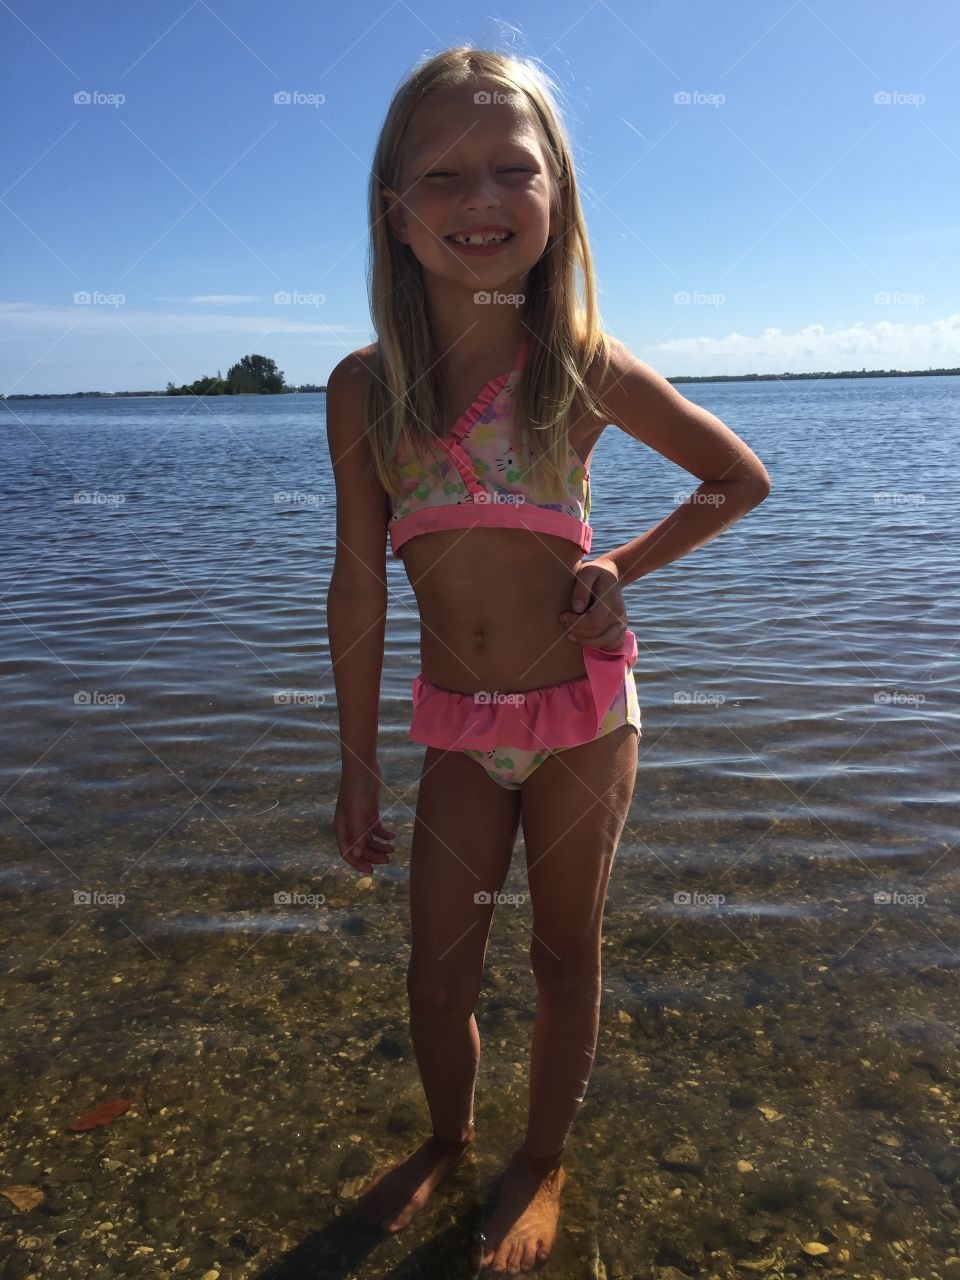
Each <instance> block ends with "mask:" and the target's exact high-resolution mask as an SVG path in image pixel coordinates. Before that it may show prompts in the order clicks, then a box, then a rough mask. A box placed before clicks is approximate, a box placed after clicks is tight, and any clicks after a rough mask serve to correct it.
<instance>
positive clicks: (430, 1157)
mask: <svg viewBox="0 0 960 1280" xmlns="http://www.w3.org/2000/svg"><path fill="white" fill-rule="evenodd" d="M475 1137H476V1134H475V1132H474V1128H473V1125H472V1124H471V1125H470V1128H469V1130H468V1136H467V1137H466V1138H464V1140H463V1141H462V1142H448V1141H446V1140H443V1139H440V1138H435V1137H430V1138H428V1139H427V1140H426V1142H424V1143H423V1144H422V1145H421V1146H419V1147H418V1148H417V1149H416V1151H414V1153H413V1154H412V1155H410V1156H407V1158H406V1159H405V1160H403V1161H401V1163H400V1164H397V1165H394V1166H393V1168H392V1169H389V1170H388V1171H387V1172H386V1173H381V1174H378V1175H377V1176H376V1177H375V1178H374V1179H373V1180H372V1181H371V1182H368V1183H367V1185H366V1186H365V1187H364V1189H363V1191H362V1192H361V1193H360V1198H359V1199H358V1200H357V1202H356V1204H355V1205H354V1207H353V1210H352V1212H353V1213H356V1214H358V1215H359V1216H360V1217H363V1218H366V1219H367V1221H369V1222H373V1223H379V1224H380V1226H381V1227H382V1228H383V1230H384V1231H390V1232H397V1231H402V1230H403V1228H404V1227H405V1226H406V1225H407V1223H408V1222H409V1221H410V1219H411V1218H412V1217H413V1216H414V1214H417V1213H419V1212H420V1210H421V1209H422V1208H423V1206H424V1205H425V1204H426V1203H427V1201H428V1200H429V1199H430V1196H431V1195H432V1194H433V1191H434V1188H435V1187H436V1186H437V1183H438V1182H440V1180H441V1179H442V1178H443V1177H445V1176H446V1174H448V1173H449V1172H450V1170H451V1169H452V1168H453V1167H454V1166H455V1165H456V1164H457V1162H458V1161H459V1160H460V1157H461V1156H462V1155H463V1153H464V1152H465V1151H466V1149H467V1147H469V1146H470V1144H471V1143H472V1142H473V1140H474V1138H475Z"/></svg>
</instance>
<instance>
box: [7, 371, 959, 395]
mask: <svg viewBox="0 0 960 1280" xmlns="http://www.w3.org/2000/svg"><path fill="white" fill-rule="evenodd" d="M958 374H960V369H906V370H904V369H860V370H859V371H857V370H853V369H844V370H843V371H842V372H840V373H711V374H687V375H683V374H681V375H679V376H678V377H675V378H668V379H667V381H668V382H671V383H674V384H676V383H691V382H821V381H823V380H824V379H826V378H831V379H836V378H858V379H859V378H945V377H956V376H957V375H958ZM326 390H327V388H326V385H323V386H319V387H310V388H304V389H303V390H302V391H301V389H300V388H299V387H287V388H286V389H285V390H284V391H280V392H275V393H272V394H276V395H287V396H289V395H317V394H319V393H323V394H326ZM252 394H256V393H252ZM137 396H160V397H162V398H163V399H172V398H174V397H171V396H169V394H168V393H167V392H166V391H50V392H35V393H34V394H33V395H27V394H22V395H17V394H14V395H4V396H0V400H91V399H94V400H95V399H105V400H123V399H130V398H135V397H137ZM175 398H176V399H181V400H182V399H201V400H232V399H234V397H233V396H192V397H184V396H177V397H175Z"/></svg>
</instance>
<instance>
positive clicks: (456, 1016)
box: [407, 965, 480, 1022]
mask: <svg viewBox="0 0 960 1280" xmlns="http://www.w3.org/2000/svg"><path fill="white" fill-rule="evenodd" d="M479 994H480V982H479V980H477V979H476V978H474V977H473V976H468V975H466V974H462V973H457V972H454V971H444V970H438V969H436V968H430V969H418V968H416V967H415V966H413V965H411V966H410V968H409V969H408V970H407V996H408V998H409V1000H410V1008H411V1009H412V1010H413V1011H414V1012H416V1013H418V1014H425V1015H426V1016H427V1017H430V1018H436V1019H437V1020H439V1021H443V1022H462V1021H463V1020H464V1019H465V1018H469V1017H470V1015H471V1013H473V1011H474V1009H475V1007H476V1004H477V998H478V996H479Z"/></svg>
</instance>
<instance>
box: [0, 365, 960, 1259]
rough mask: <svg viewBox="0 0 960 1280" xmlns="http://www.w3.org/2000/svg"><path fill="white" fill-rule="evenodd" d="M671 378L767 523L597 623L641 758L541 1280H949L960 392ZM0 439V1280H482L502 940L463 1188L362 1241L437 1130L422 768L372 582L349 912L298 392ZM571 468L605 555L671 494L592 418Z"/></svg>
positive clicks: (956, 1174)
mask: <svg viewBox="0 0 960 1280" xmlns="http://www.w3.org/2000/svg"><path fill="white" fill-rule="evenodd" d="M681 389H682V390H683V391H684V393H685V394H687V395H689V398H691V399H693V400H695V401H697V402H698V403H701V404H704V405H706V406H707V407H708V408H710V409H711V410H712V411H713V412H714V413H716V414H717V415H718V416H719V417H721V418H722V419H723V421H725V422H727V423H728V425H730V426H731V427H732V428H733V429H734V430H735V431H737V433H738V434H740V435H741V436H743V438H744V439H746V440H747V442H748V443H749V444H750V445H751V446H752V447H753V448H754V449H755V450H756V451H757V453H758V454H759V455H760V457H761V458H762V459H763V461H764V463H765V464H766V466H767V468H768V470H769V472H770V474H771V476H772V478H773V483H774V488H773V492H772V493H771V495H770V497H769V498H768V499H767V500H766V501H765V502H764V503H763V504H762V505H761V506H760V507H759V508H757V509H756V510H755V511H754V512H752V513H751V514H750V515H749V516H747V517H746V518H745V519H744V520H743V521H741V522H740V523H738V524H737V525H736V526H735V527H734V528H733V529H732V530H729V531H728V532H726V533H725V534H723V535H721V536H720V537H719V538H718V539H716V540H715V541H714V542H712V543H710V544H709V545H708V546H707V547H704V548H702V549H701V550H699V551H697V552H695V553H693V554H692V555H691V556H689V557H686V558H685V559H684V560H682V561H681V562H679V563H678V564H675V565H671V566H669V567H668V568H666V569H664V570H661V571H659V572H657V573H656V574H653V575H651V576H650V577H649V578H647V579H645V580H643V579H642V580H640V581H639V582H637V583H635V584H632V585H631V586H629V587H627V588H626V590H625V597H626V600H627V609H628V616H629V622H630V626H631V628H632V629H633V630H634V631H635V632H636V635H637V639H638V643H639V649H640V656H639V660H638V663H637V667H636V676H637V682H638V689H639V695H640V703H641V706H642V708H643V715H644V729H643V737H642V739H641V743H640V766H639V772H638V777H637V784H636V790H635V793H634V799H633V804H632V807H631V812H630V816H629V819H628V822H627V825H626V827H625V829H624V832H623V837H622V840H621V844H620V849H619V852H618V854H617V859H616V863H615V866H614V872H613V878H612V880H611V886H610V893H609V897H608V900H607V907H606V912H605V942H604V952H603V954H604V1003H603V1009H602V1013H601V1029H600V1040H599V1044H598V1050H597V1058H596V1064H595V1067H594V1071H593V1075H592V1077H591V1081H590V1085H589V1089H588V1091H587V1094H586V1098H585V1101H584V1103H583V1106H582V1108H581V1111H580V1114H579V1116H578V1119H577V1122H576V1125H575V1127H574V1131H573V1135H572V1138H571V1143H570V1147H569V1153H570V1159H569V1163H568V1170H569V1173H570V1178H569V1181H568V1183H567V1187H566V1189H565V1191H564V1201H563V1206H564V1207H563V1216H562V1218H561V1230H560V1236H559V1239H558V1243H557V1247H556V1250H555V1252H554V1254H553V1257H552V1258H551V1260H550V1263H549V1266H548V1273H549V1274H552V1275H553V1276H555V1277H558V1280H560V1278H566V1277H580V1276H584V1275H594V1276H602V1275H607V1276H610V1277H642V1278H643V1280H647V1277H654V1276H657V1275H658V1272H657V1268H658V1267H659V1268H660V1272H659V1274H660V1276H661V1277H662V1280H681V1278H682V1277H684V1276H689V1277H697V1278H700V1277H704V1278H707V1277H721V1278H722V1280H733V1277H743V1276H746V1275H749V1276H759V1277H766V1278H767V1280H770V1278H771V1277H775V1276H777V1275H781V1274H785V1275H804V1276H805V1275H807V1274H808V1273H810V1272H819V1273H822V1274H827V1275H843V1276H845V1277H847V1276H849V1277H865V1278H866V1277H876V1278H878V1280H895V1278H899V1277H904V1280H910V1277H918V1280H935V1277H938V1276H942V1277H945V1278H949V1277H956V1276H958V1275H960V1263H957V1262H954V1263H953V1264H952V1265H951V1264H950V1259H951V1258H952V1257H954V1256H956V1252H957V1250H956V1240H957V1225H958V1219H960V1208H958V1206H960V1156H958V1155H957V1151H958V1138H960V1133H958V1120H960V1114H958V1105H957V1088H956V1086H957V1080H958V1055H957V1048H958V1037H960V1023H958V982H960V948H958V937H957V927H956V907H955V904H956V897H955V895H956V892H957V887H958V874H957V864H958V852H957V848H956V845H957V842H958V839H960V830H958V827H960V822H958V805H957V801H958V787H957V782H956V779H957V776H958V770H957V761H958V757H960V751H958V747H960V736H958V692H957V691H958V687H960V680H958V675H960V672H958V665H960V663H958V657H957V635H958V630H960V607H958V592H957V570H956V565H957V562H958V543H960V519H958V506H960V502H958V497H957V486H956V458H957V456H958V435H960V430H958V405H960V381H958V380H957V379H951V378H914V379H890V380H879V379H878V380H864V381H856V380H854V381H849V382H836V381H827V382H821V383H790V384H716V385H714V384H700V385H696V386H688V387H685V388H681ZM3 407H4V419H3V423H4V433H5V438H4V453H5V458H6V467H5V468H4V471H3V478H2V481H0V483H2V487H3V499H4V509H5V513H6V519H5V520H4V523H3V534H2V539H0V556H2V563H3V569H4V574H3V584H4V585H3V604H4V606H5V607H4V610H3V612H2V615H0V681H2V690H3V705H4V725H5V729H6V732H5V733H4V735H3V738H2V742H0V796H2V803H3V807H2V808H0V840H2V849H3V855H4V856H3V861H2V865H0V903H2V909H3V927H2V930H0V937H2V946H3V958H4V968H5V972H6V981H5V984H4V988H5V1004H6V1009H5V1014H6V1029H7V1034H6V1036H5V1037H4V1062H3V1066H4V1069H3V1071H2V1072H0V1090H2V1094H3V1102H4V1117H5V1122H4V1154H3V1166H2V1174H3V1181H2V1184H0V1189H2V1188H3V1187H8V1188H9V1187H10V1186H27V1187H38V1188H40V1190H41V1192H42V1194H43V1197H44V1199H43V1201H42V1203H40V1204H39V1205H37V1206H36V1207H34V1208H30V1209H25V1210H23V1211H20V1210H18V1209H16V1208H15V1207H14V1205H13V1204H12V1203H11V1202H10V1200H9V1199H8V1198H7V1197H5V1196H0V1253H4V1252H5V1253H6V1254H7V1255H8V1261H7V1262H6V1271H5V1272H3V1273H2V1274H3V1275H4V1277H5V1280H6V1278H7V1277H20V1278H22V1277H24V1276H27V1275H29V1274H37V1275H41V1276H44V1277H46V1276H55V1275H71V1276H72V1275H76V1276H84V1277H85V1276H88V1275H92V1274H96V1275H98V1276H100V1275H103V1276H112V1275H117V1276H158V1275H170V1276H176V1275H181V1274H183V1275H187V1276H198V1277H199V1276H203V1275H204V1274H205V1273H206V1272H208V1271H217V1270H218V1271H219V1273H220V1275H221V1276H223V1277H226V1276H235V1277H241V1276H242V1277H248V1276H250V1277H262V1276H281V1275H282V1276H300V1275H303V1276H306V1275H312V1274H318V1275H325V1276H326V1275H337V1276H339V1275H342V1276H348V1275H356V1276H363V1277H364V1280H368V1278H371V1280H372V1278H375V1277H379V1276H387V1275H391V1276H394V1275H399V1276H407V1275H409V1276H433V1275H437V1276H444V1277H447V1276H456V1275H461V1274H463V1275H466V1274H470V1272H469V1268H468V1267H467V1266H466V1265H465V1263H464V1255H465V1249H466V1241H467V1239H468V1236H469V1232H470V1230H471V1229H472V1228H473V1227H474V1226H475V1225H476V1223H477V1220H478V1213H479V1208H480V1205H481V1204H482V1203H483V1198H484V1195H485V1193H486V1190H487V1188H488V1184H489V1180H490V1179H491V1178H492V1177H493V1176H494V1175H495V1174H496V1173H497V1172H498V1170H499V1168H500V1163H501V1161H502V1160H503V1159H504V1158H505V1157H506V1155H507V1154H508V1153H509V1151H510V1150H511V1149H512V1147H513V1145H515V1143H516V1142H517V1141H518V1140H519V1138H520V1137H521V1136H522V1133H523V1127H524V1123H525V1111H526V1089H527V1069H528V1059H529V1046H530V1034H531V1030H532V1020H533V1015H534V1011H535V994H536V993H535V987H534V982H533V978H532V975H531V974H530V971H529V960H528V945H529V920H530V907H529V902H528V901H527V902H523V901H521V903H520V904H519V905H517V906H512V905H511V906H507V905H504V906H503V907H502V908H501V909H500V910H499V911H498V913H497V916H496V918H495V921H494V926H493V933H492V938H491V943H490V950H489V954H488V962H487V973H486V975H485V979H484V989H483V993H482V996H481V999H480V1003H479V1005H478V1009H477V1019H478V1024H479V1027H480V1033H481V1037H482V1038H483V1041H484V1053H483V1058H482V1061H481V1069H480V1080H479V1085H478V1092H477V1126H478V1133H479V1135H480V1142H479V1144H478V1147H477V1149H476V1151H474V1152H472V1153H470V1155H468V1157H467V1158H466V1160H465V1161H464V1163H463V1164H462V1165H461V1166H460V1167H459V1168H458V1170H457V1171H456V1173H455V1174H454V1175H453V1176H452V1177H451V1179H450V1180H449V1181H448V1182H446V1183H445V1184H444V1188H443V1190H442V1191H441V1192H439V1193H438V1194H437V1195H436V1196H435V1197H434V1199H433V1200H432V1201H431V1203H430V1205H429V1206H428V1208H427V1210H426V1211H425V1213H424V1214H423V1215H422V1217H421V1218H420V1219H418V1220H417V1221H416V1222H415V1223H414V1224H413V1225H412V1226H411V1227H410V1228H408V1229H407V1230H406V1231H405V1232H403V1233H401V1234H400V1235H399V1236H398V1237H396V1238H391V1239H388V1240H381V1239H379V1238H378V1237H376V1236H373V1237H371V1236H368V1235H365V1234H363V1233H357V1232H356V1231H353V1230H351V1229H350V1228H349V1226H348V1225H347V1224H346V1223H345V1221H344V1219H343V1216H342V1215H343V1212H344V1210H345V1208H346V1206H347V1204H348V1202H349V1198H350V1196H351V1195H352V1194H354V1193H355V1191H356V1190H357V1188H358V1186H359V1185H360V1184H361V1183H362V1182H363V1181H365V1180H366V1178H367V1177H369V1175H370V1173H371V1172H372V1171H373V1170H374V1169H377V1168H380V1167H381V1166H382V1164H383V1163H384V1162H385V1161H387V1160H389V1159H392V1158H396V1157H397V1156H399V1155H401V1154H403V1153H405V1152H406V1151H407V1150H409V1149H410V1148H411V1147H412V1146H413V1145H415V1144H416V1142H417V1141H418V1140H419V1137H420V1136H421V1135H422V1134H424V1133H425V1132H427V1131H428V1129H427V1125H428V1120H427V1112H426V1108H425V1104H424V1101H423V1095H422V1090H421V1086H420V1084H419V1079H418V1075H417V1071H416V1064H415V1061H414V1058H413V1054H412V1049H411V1046H410V1040H409V1033H408V1028H407V1006H406V991H405V969H406V961H407V955H408V948H409V935H408V918H407V897H406V876H407V865H408V859H409V845H410V833H411V829H412V822H413V812H414V807H415V803H416V787H417V779H418V776H419V770H420V763H421V759H422V750H423V749H422V748H420V747H418V746H416V745H415V744H411V743H409V742H408V741H407V738H406V730H407V727H408V724H409V693H410V682H411V680H412V679H413V676H414V675H415V674H416V671H417V669H418V667H417V643H418V626H417V618H416V613H415V610H414V607H413V605H414V601H413V595H412V592H411V591H410V588H409V586H408V585H407V583H406V580H405V579H404V577H403V570H402V567H401V566H400V564H399V563H398V562H394V561H393V559H392V557H391V558H390V562H389V573H390V589H391V611H390V616H389V619H388V626H387V642H386V654H385V664H384V679H383V697H382V718H381V738H380V743H381V754H380V761H381V765H382V767H383V770H384V775H385V787H384V805H383V808H384V816H385V821H386V822H387V825H388V826H390V827H392V828H393V829H394V830H396V832H397V837H398V839H397V856H396V858H395V860H394V862H393V864H392V865H391V866H390V867H388V868H386V869H379V870H378V871H377V873H376V876H375V879H374V881H373V882H372V883H369V882H367V881H364V880H358V878H357V876H356V874H355V873H354V872H353V871H352V869H350V868H349V867H347V866H346V865H345V864H344V863H343V862H341V860H340V859H339V857H338V856H337V853H336V849H335V845H334V842H333V836H332V828H331V820H332V815H333V805H334V802H335V800H336V789H337V783H338V770H339V752H338V747H337V737H336V729H337V717H336V708H335V705H334V699H333V692H334V686H333V680H332V676H331V672H330V661H329V649H328V646H327V636H326V627H325V598H326V590H327V586H328V583H329V578H330V571H331V567H332V552H333V528H334V524H333V521H334V494H333V487H332V480H331V475H330V467H329V458H328V454H327V450H326V444H325V438H324V432H323V411H324V398H323V396H321V395H316V396H296V397H283V398H282V399H281V398H278V399H273V398H269V399H262V400H261V399H244V400H240V401H214V402H212V403H211V404H210V405H205V404H203V403H202V402H197V401H185V400H182V399H172V400H166V399H137V400H118V401H112V402H111V401H57V402H24V401H12V402H9V403H8V404H6V405H5V406H3ZM591 470H592V476H593V481H594V510H593V512H592V523H593V525H594V529H595V533H594V549H595V551H596V552H598V553H599V552H600V551H602V550H603V549H606V548H609V547H612V546H615V545H617V544H619V543H620V542H623V541H626V540H628V539H629V538H631V537H634V536H635V535H636V534H637V533H638V532H640V531H641V530H642V529H644V528H647V527H649V526H650V525H652V524H654V523H656V522H657V521H658V520H659V519H661V518H662V517H663V516H664V515H665V514H667V512H669V511H670V510H671V509H672V508H673V507H674V506H675V505H676V503H677V502H678V501H680V499H681V498H682V496H683V495H684V494H686V493H688V492H690V491H691V490H692V489H693V488H695V487H696V481H695V480H694V479H693V478H692V477H689V476H688V475H687V474H686V473H685V472H682V471H680V470H679V469H678V468H676V467H674V466H673V465H672V464H670V463H669V462H667V461H666V460H664V459H663V458H661V457H659V455H656V454H654V453H652V452H650V451H649V450H647V449H645V448H644V447H643V446H641V445H639V444H637V443H636V442H634V441H632V440H630V439H628V438H627V437H626V436H624V435H622V433H619V432H617V431H616V430H615V429H614V428H612V427H611V428H609V429H608V430H607V432H606V433H605V435H604V437H603V439H602V440H601V443H600V445H599V446H598V448H597V452H596V455H595V460H594V464H593V466H592V468H591ZM81 492H86V493H88V494H94V495H100V496H99V497H98V498H95V500H93V501H87V502H77V501H75V495H76V494H78V493H81ZM278 495H287V496H286V497H279V498H278ZM517 843H518V848H517V850H516V851H515V856H514V862H513V866H512V868H511V871H510V874H509V876H508V879H507V882H506V884H505V885H504V891H505V892H507V893H514V894H523V892H524V890H525V888H526V875H525V868H524V858H523V844H522V838H518V842H517ZM278 894H279V895H286V896H285V897H284V896H281V897H280V898H279V899H278V898H277V896H276V895H278ZM77 895H80V897H79V900H78V899H77ZM83 895H87V896H86V898H85V897H84V896H83ZM120 895H122V900H121V899H120ZM116 1098H121V1099H127V1100H132V1102H133V1106H132V1107H131V1108H130V1109H129V1110H128V1111H127V1112H126V1113H125V1114H124V1115H122V1116H120V1117H118V1118H117V1119H115V1120H114V1121H113V1122H112V1123H110V1124H108V1125H106V1126H103V1127H100V1128H96V1129H93V1130H90V1131H87V1132H80V1133H76V1132H71V1131H70V1130H69V1129H68V1128H67V1126H68V1125H69V1124H70V1122H72V1121H74V1120H75V1119H77V1118H78V1117H79V1116H81V1115H83V1114H84V1113H85V1112H86V1111H88V1110H89V1109H90V1108H91V1107H92V1106H93V1105H95V1104H96V1103H98V1102H102V1101H106V1100H112V1099H116ZM681 1144H683V1145H681ZM738 1162H740V1163H739V1164H738ZM744 1162H746V1163H748V1164H749V1166H750V1167H749V1168H747V1167H746V1164H745V1163H744ZM811 1242H819V1243H821V1244H824V1245H826V1246H827V1249H828V1252H827V1253H826V1254H823V1255H822V1256H821V1257H817V1258H813V1257H811V1256H809V1255H807V1254H805V1253H804V1251H803V1246H804V1245H805V1244H809V1243H811ZM738 1264H739V1265H738ZM671 1268H673V1270H671Z"/></svg>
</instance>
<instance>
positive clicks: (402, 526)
mask: <svg viewBox="0 0 960 1280" xmlns="http://www.w3.org/2000/svg"><path fill="white" fill-rule="evenodd" d="M527 346H528V339H527V334H526V331H524V333H523V337H522V338H521V340H520V346H519V348H518V350H517V357H516V359H515V361H514V365H515V368H513V369H512V370H511V371H510V372H509V373H501V374H499V375H498V376H497V377H496V378H492V379H491V380H490V381H489V382H488V383H487V385H486V386H485V387H484V388H483V390H482V391H481V392H480V394H479V395H478V396H477V398H476V400H474V402H473V404H472V405H471V406H470V407H469V409H466V410H465V411H464V412H463V413H462V414H461V415H460V417H459V418H458V419H457V421H456V422H455V423H454V424H453V426H452V427H451V428H450V431H449V432H448V434H447V435H446V436H444V437H441V438H438V439H437V440H436V441H435V444H436V450H437V456H436V457H435V458H433V459H432V460H431V459H430V458H429V457H428V458H424V457H421V456H419V454H418V453H416V452H414V451H412V450H411V449H410V448H409V447H406V446H404V447H401V449H400V452H399V455H398V459H397V461H398V466H399V471H400V477H401V481H402V485H403V488H404V497H403V499H402V500H400V499H397V498H393V499H392V513H391V516H390V520H389V522H388V532H389V536H390V547H391V550H392V552H393V554H394V556H398V555H399V553H400V548H401V547H402V546H403V544H404V543H405V542H406V541H407V540H408V539H409V538H415V537H416V536H417V535H418V534H421V533H432V532H434V531H436V530H439V529H468V528H474V527H477V526H485V527H487V528H491V527H492V528H513V529H531V530H533V531H534V532H536V533H548V534H552V535H553V536H554V537H557V538H567V539H569V540H570V541H571V542H574V543H576V544H577V546H578V547H580V548H581V549H582V550H583V551H584V552H587V551H589V550H590V544H591V541H592V539H593V530H592V529H591V528H590V525H589V524H588V520H589V517H590V472H589V471H587V470H585V468H584V465H583V462H582V460H581V458H580V456H579V454H578V453H577V451H576V450H575V449H574V448H573V446H572V445H571V446H569V447H568V450H567V471H566V475H565V477H564V480H565V484H564V490H563V493H562V495H561V498H562V500H561V501H559V502H540V501H539V500H538V496H537V493H536V491H535V490H534V488H533V487H532V486H531V484H530V483H529V481H528V482H526V483H525V481H524V477H528V476H529V475H530V474H531V471H532V453H531V450H530V446H529V442H527V441H526V440H524V439H521V438H520V433H517V432H515V431H514V422H513V413H512V399H513V389H514V387H515V386H516V382H517V378H518V377H519V375H520V372H521V370H522V368H523V366H524V363H525V362H526V357H527Z"/></svg>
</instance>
